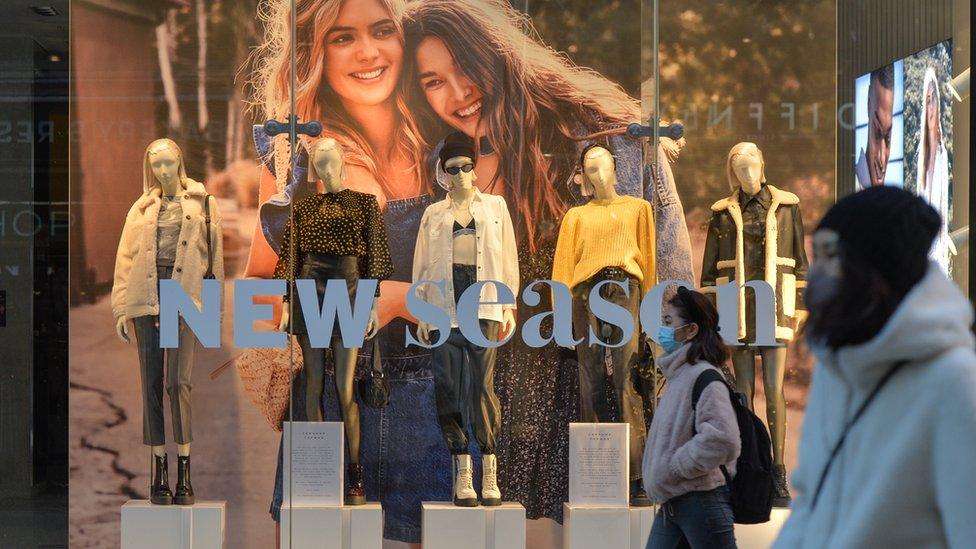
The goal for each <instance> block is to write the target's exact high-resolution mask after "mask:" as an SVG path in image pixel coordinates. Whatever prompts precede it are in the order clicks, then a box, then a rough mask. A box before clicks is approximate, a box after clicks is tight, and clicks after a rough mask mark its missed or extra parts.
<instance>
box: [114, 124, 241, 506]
mask: <svg viewBox="0 0 976 549" xmlns="http://www.w3.org/2000/svg"><path fill="white" fill-rule="evenodd" d="M208 223H209V227H208V226H207V224H208ZM208 231H209V234H210V240H209V241H208V240H207V235H208ZM223 270H224V269H223V237H222V235H221V223H220V212H219V210H218V209H217V206H216V201H215V200H213V199H212V198H211V197H210V196H209V195H208V194H207V191H206V189H204V186H203V185H202V184H200V183H197V182H196V181H194V180H192V179H190V178H188V177H187V176H186V168H185V166H184V164H183V153H182V151H181V150H180V148H179V146H177V144H176V143H174V142H173V141H171V140H169V139H158V140H156V141H153V142H152V143H150V144H149V146H148V147H147V148H146V153H145V156H144V160H143V193H142V196H141V197H139V199H138V200H137V201H136V202H135V204H133V205H132V208H131V209H130V210H129V213H128V215H127V216H126V220H125V226H124V228H123V229H122V238H121V239H120V241H119V248H118V253H117V254H116V262H115V280H114V283H113V286H112V311H113V314H114V315H115V331H116V334H117V335H118V337H119V339H120V340H122V341H123V342H124V343H128V342H129V332H128V326H127V325H128V322H129V321H132V324H133V327H134V329H135V336H136V342H137V344H138V347H139V362H140V365H141V374H142V394H143V442H144V443H145V444H146V445H148V446H150V447H151V452H152V460H153V472H152V475H151V477H152V478H151V481H150V501H152V503H154V504H158V505H167V504H170V503H176V504H178V505H191V504H193V502H194V494H193V485H192V483H191V481H190V441H191V439H192V433H191V429H190V418H191V411H192V410H191V401H190V387H191V386H190V380H191V375H192V371H193V352H194V346H195V339H194V336H193V334H192V332H191V331H190V330H189V329H187V327H186V324H185V323H184V322H183V320H182V319H180V324H179V332H178V334H179V335H178V337H179V347H178V348H176V349H165V350H164V349H162V348H161V347H160V346H159V281H160V280H162V279H166V278H171V279H173V280H176V281H178V282H179V283H180V285H181V286H182V287H183V290H184V291H185V292H186V293H187V295H189V296H190V297H191V298H192V299H193V301H194V302H195V303H196V304H197V306H198V307H199V306H200V290H201V286H202V281H203V279H204V277H205V276H207V275H208V274H213V277H214V278H216V279H217V280H223V274H224V273H223ZM164 369H165V372H164ZM164 373H165V386H166V391H167V393H168V394H169V396H170V408H171V411H172V416H173V417H172V419H173V435H174V438H175V439H176V442H177V444H178V459H177V461H178V480H177V485H176V492H175V494H174V493H173V492H172V491H171V490H170V488H169V471H168V463H167V458H166V446H165V431H164V421H163V386H164Z"/></svg>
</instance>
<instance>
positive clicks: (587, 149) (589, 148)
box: [577, 143, 617, 172]
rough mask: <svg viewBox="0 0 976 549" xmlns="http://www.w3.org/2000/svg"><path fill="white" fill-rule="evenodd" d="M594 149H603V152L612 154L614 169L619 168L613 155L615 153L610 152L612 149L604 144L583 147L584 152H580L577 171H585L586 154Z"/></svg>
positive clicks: (611, 159)
mask: <svg viewBox="0 0 976 549" xmlns="http://www.w3.org/2000/svg"><path fill="white" fill-rule="evenodd" d="M593 149H603V150H605V151H607V152H608V153H609V154H610V161H611V162H613V167H614V168H615V169H616V167H617V158H616V157H615V156H614V155H613V151H612V150H610V147H608V146H607V145H604V144H603V143H590V144H589V145H587V146H585V147H583V150H582V152H580V156H579V164H578V165H577V169H578V170H579V171H580V172H582V171H583V163H584V161H585V160H586V153H588V152H590V151H592V150H593Z"/></svg>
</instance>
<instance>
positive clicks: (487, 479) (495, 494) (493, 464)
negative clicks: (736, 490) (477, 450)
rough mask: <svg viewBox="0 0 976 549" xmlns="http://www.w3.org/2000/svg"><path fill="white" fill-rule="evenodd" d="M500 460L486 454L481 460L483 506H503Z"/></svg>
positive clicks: (493, 455)
mask: <svg viewBox="0 0 976 549" xmlns="http://www.w3.org/2000/svg"><path fill="white" fill-rule="evenodd" d="M497 474H498V460H497V459H496V458H495V454H485V455H484V456H482V459H481V504H482V505H484V506H486V507H494V506H496V505H501V504H502V492H501V490H499V489H498V480H497V479H496V475H497Z"/></svg>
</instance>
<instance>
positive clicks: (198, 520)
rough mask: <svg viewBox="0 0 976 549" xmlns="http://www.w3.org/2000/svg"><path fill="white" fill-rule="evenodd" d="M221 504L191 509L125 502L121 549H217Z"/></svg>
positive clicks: (220, 534) (202, 504)
mask: <svg viewBox="0 0 976 549" xmlns="http://www.w3.org/2000/svg"><path fill="white" fill-rule="evenodd" d="M226 506H227V503H226V502H224V501H201V502H199V503H196V504H195V505H153V504H151V503H149V502H148V501H146V500H129V501H127V502H125V504H124V505H122V549H221V548H222V547H223V546H224V511H225V508H226Z"/></svg>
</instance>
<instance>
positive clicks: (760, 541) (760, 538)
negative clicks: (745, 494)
mask: <svg viewBox="0 0 976 549" xmlns="http://www.w3.org/2000/svg"><path fill="white" fill-rule="evenodd" d="M789 516H790V510H789V509H779V508H774V509H773V512H772V513H771V514H770V516H769V522H766V523H763V524H736V525H735V542H736V545H738V546H739V547H741V548H742V549H768V548H769V547H772V546H773V542H774V541H776V536H778V535H779V531H780V529H782V528H783V524H785V523H786V519H787V518H789Z"/></svg>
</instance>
